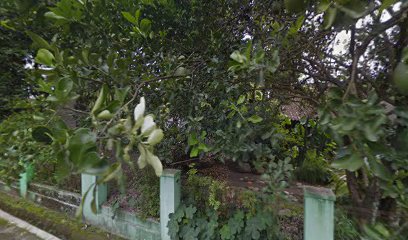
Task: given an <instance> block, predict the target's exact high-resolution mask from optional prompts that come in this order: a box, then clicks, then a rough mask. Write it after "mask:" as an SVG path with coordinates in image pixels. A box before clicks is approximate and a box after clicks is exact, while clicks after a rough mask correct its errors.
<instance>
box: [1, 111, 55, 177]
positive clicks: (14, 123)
mask: <svg viewBox="0 0 408 240" xmlns="http://www.w3.org/2000/svg"><path fill="white" fill-rule="evenodd" d="M35 119H36V120H35ZM47 120H48V119H47ZM46 123H47V122H46V119H45V118H42V117H38V116H36V117H35V118H34V117H33V114H32V113H31V112H28V111H27V112H21V113H14V114H12V115H10V116H9V117H8V118H7V119H5V120H4V121H2V122H1V123H0V153H1V155H0V179H2V180H3V181H6V182H11V181H14V180H15V179H18V178H19V175H20V174H21V173H23V172H25V171H27V172H29V175H31V176H32V177H33V178H34V179H37V180H39V181H44V182H55V179H54V177H53V174H52V173H53V172H54V170H55V165H56V158H55V156H54V152H53V150H52V148H51V146H49V145H45V144H41V143H39V142H37V141H35V140H34V139H33V137H32V132H33V129H34V128H35V127H36V126H39V125H43V124H46Z"/></svg>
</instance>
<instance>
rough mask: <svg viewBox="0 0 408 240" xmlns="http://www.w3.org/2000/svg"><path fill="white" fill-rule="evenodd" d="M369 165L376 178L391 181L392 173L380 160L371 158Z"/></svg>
mask: <svg viewBox="0 0 408 240" xmlns="http://www.w3.org/2000/svg"><path fill="white" fill-rule="evenodd" d="M369 164H370V168H371V170H372V171H373V173H374V175H375V176H377V177H379V178H381V179H383V180H386V181H388V180H391V174H390V172H389V171H388V169H387V168H386V167H385V166H384V164H383V163H382V162H381V161H380V160H377V159H375V158H370V161H369Z"/></svg>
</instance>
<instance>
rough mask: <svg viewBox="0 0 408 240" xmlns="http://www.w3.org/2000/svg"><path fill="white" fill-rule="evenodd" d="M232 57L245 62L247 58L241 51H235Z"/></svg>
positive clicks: (239, 61)
mask: <svg viewBox="0 0 408 240" xmlns="http://www.w3.org/2000/svg"><path fill="white" fill-rule="evenodd" d="M230 58H231V59H232V60H234V61H236V62H238V63H244V62H245V61H246V60H247V58H246V57H245V56H244V55H242V54H241V53H240V52H239V51H234V52H233V53H231V55H230Z"/></svg>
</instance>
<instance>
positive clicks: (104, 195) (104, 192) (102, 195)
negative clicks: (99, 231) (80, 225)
mask: <svg viewBox="0 0 408 240" xmlns="http://www.w3.org/2000/svg"><path fill="white" fill-rule="evenodd" d="M97 180H98V176H95V175H90V174H85V173H83V174H81V192H82V196H84V195H85V193H86V192H87V191H88V189H89V188H91V189H90V190H89V192H88V195H87V196H86V198H85V201H84V208H83V214H84V216H85V218H86V219H88V220H91V221H96V215H95V214H94V213H93V212H92V209H91V202H92V199H93V191H94V188H95V186H96V190H95V198H96V199H95V200H96V209H97V213H99V212H100V209H101V205H102V204H103V203H104V202H106V201H107V199H108V187H107V185H106V184H99V185H95V184H96V181H97Z"/></svg>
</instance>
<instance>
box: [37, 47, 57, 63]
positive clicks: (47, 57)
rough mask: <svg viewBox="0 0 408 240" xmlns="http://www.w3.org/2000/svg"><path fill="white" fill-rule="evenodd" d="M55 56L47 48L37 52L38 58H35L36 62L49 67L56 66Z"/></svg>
mask: <svg viewBox="0 0 408 240" xmlns="http://www.w3.org/2000/svg"><path fill="white" fill-rule="evenodd" d="M54 60H55V57H54V55H53V54H52V53H51V52H50V51H48V50H47V49H45V48H41V49H40V50H38V52H37V56H36V57H35V61H36V62H37V63H40V64H43V65H47V66H54Z"/></svg>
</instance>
